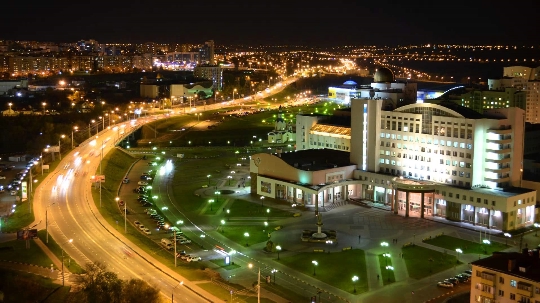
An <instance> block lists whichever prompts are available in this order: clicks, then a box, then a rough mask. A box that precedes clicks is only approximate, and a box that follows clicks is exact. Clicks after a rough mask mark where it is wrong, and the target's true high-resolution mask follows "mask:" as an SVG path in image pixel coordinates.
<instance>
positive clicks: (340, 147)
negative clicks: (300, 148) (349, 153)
mask: <svg viewBox="0 0 540 303" xmlns="http://www.w3.org/2000/svg"><path fill="white" fill-rule="evenodd" d="M309 144H310V145H311V146H313V145H315V146H319V147H328V148H334V149H340V150H349V147H348V146H345V145H337V144H329V143H323V142H317V144H313V142H311V141H310V142H309ZM332 146H333V147H332Z"/></svg>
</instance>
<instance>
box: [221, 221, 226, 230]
mask: <svg viewBox="0 0 540 303" xmlns="http://www.w3.org/2000/svg"><path fill="white" fill-rule="evenodd" d="M221 232H222V233H224V232H225V220H221Z"/></svg>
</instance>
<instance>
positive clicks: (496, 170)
mask: <svg viewBox="0 0 540 303" xmlns="http://www.w3.org/2000/svg"><path fill="white" fill-rule="evenodd" d="M486 171H489V172H493V173H497V174H503V173H509V172H510V167H499V168H486Z"/></svg>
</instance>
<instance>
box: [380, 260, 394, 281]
mask: <svg viewBox="0 0 540 303" xmlns="http://www.w3.org/2000/svg"><path fill="white" fill-rule="evenodd" d="M378 257H379V268H380V270H381V279H382V281H383V285H387V284H391V283H394V282H396V277H395V276H394V271H393V270H388V269H386V266H392V258H388V257H385V256H384V255H383V254H380V255H378Z"/></svg>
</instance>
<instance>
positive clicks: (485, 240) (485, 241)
mask: <svg viewBox="0 0 540 303" xmlns="http://www.w3.org/2000/svg"><path fill="white" fill-rule="evenodd" d="M482 242H483V243H484V244H486V247H484V252H485V253H486V255H487V246H488V245H489V244H491V242H490V241H489V240H488V239H484V240H483V241H482Z"/></svg>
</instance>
